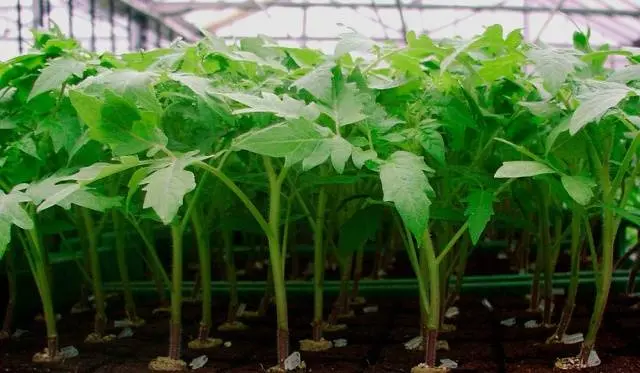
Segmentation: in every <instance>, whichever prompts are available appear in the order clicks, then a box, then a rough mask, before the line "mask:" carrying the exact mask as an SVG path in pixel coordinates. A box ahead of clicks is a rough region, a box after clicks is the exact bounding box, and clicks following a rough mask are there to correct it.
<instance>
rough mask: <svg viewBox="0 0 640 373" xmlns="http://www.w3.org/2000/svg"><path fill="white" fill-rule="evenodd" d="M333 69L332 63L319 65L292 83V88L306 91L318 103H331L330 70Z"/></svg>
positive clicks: (331, 75) (331, 73)
mask: <svg viewBox="0 0 640 373" xmlns="http://www.w3.org/2000/svg"><path fill="white" fill-rule="evenodd" d="M334 67H335V64H333V63H327V64H323V65H320V66H318V67H316V68H315V69H313V70H311V71H310V72H308V73H307V74H306V75H304V76H302V77H301V78H299V79H298V80H296V81H295V82H293V84H292V86H294V87H297V88H298V89H304V90H306V91H308V92H309V93H311V94H312V95H313V96H314V97H315V98H317V99H318V100H320V101H323V102H327V103H328V102H331V86H332V84H333V83H332V78H333V72H332V69H333V68H334Z"/></svg>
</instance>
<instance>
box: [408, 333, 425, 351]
mask: <svg viewBox="0 0 640 373" xmlns="http://www.w3.org/2000/svg"><path fill="white" fill-rule="evenodd" d="M420 344H422V337H421V336H417V337H415V338H412V339H410V340H408V341H407V342H405V343H404V348H406V349H407V350H416V349H417V348H418V347H420Z"/></svg>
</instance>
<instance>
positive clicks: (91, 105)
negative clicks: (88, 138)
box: [69, 90, 102, 128]
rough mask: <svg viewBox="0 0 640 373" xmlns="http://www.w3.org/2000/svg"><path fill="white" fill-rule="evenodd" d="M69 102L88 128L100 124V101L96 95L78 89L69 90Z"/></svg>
mask: <svg viewBox="0 0 640 373" xmlns="http://www.w3.org/2000/svg"><path fill="white" fill-rule="evenodd" d="M69 99H71V104H72V105H73V107H74V109H76V112H77V113H78V116H79V117H80V119H81V120H82V121H83V122H84V123H85V124H86V125H87V126H89V127H90V128H91V127H96V126H99V125H100V111H101V109H102V101H101V100H100V99H98V98H97V97H94V96H91V95H88V94H85V93H83V92H82V91H78V90H71V91H69Z"/></svg>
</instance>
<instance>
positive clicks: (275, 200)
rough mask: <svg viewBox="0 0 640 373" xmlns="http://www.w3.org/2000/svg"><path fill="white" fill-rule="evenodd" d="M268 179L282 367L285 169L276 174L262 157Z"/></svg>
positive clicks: (285, 344)
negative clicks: (282, 226) (281, 200)
mask: <svg viewBox="0 0 640 373" xmlns="http://www.w3.org/2000/svg"><path fill="white" fill-rule="evenodd" d="M263 160H264V165H265V169H266V171H267V176H268V179H269V221H268V224H269V231H270V233H271V234H270V235H269V237H267V238H268V240H269V258H270V262H271V273H272V275H273V285H274V288H275V295H276V313H277V324H278V332H277V334H278V335H277V341H278V344H277V346H278V363H279V365H280V367H281V368H284V360H285V359H286V358H287V357H288V356H289V321H288V316H287V292H286V287H285V281H284V270H283V267H284V266H283V265H282V257H281V252H280V199H281V189H282V181H283V177H284V175H286V171H287V170H286V169H284V170H282V171H281V174H280V175H278V174H276V172H275V170H274V169H273V165H272V163H271V158H268V157H263Z"/></svg>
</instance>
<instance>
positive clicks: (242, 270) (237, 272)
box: [236, 269, 247, 276]
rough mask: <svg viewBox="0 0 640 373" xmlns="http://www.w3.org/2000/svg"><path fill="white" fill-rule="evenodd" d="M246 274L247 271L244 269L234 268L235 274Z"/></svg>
mask: <svg viewBox="0 0 640 373" xmlns="http://www.w3.org/2000/svg"><path fill="white" fill-rule="evenodd" d="M246 274H247V271H246V270H244V269H238V270H236V276H244V275H246Z"/></svg>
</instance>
